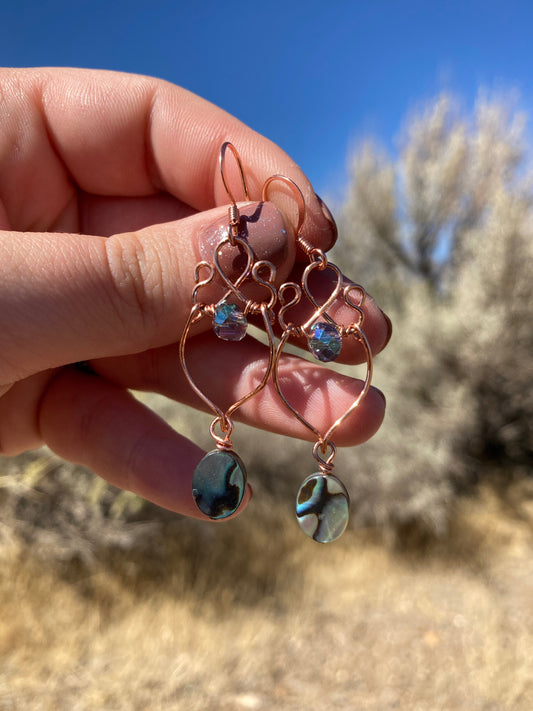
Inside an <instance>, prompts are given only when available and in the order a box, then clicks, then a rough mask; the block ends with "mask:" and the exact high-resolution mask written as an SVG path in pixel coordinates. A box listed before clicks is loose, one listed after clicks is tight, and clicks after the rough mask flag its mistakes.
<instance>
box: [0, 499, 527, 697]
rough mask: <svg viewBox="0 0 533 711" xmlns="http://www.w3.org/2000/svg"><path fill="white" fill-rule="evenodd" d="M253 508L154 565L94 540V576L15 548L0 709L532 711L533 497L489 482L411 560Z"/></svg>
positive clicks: (6, 570)
mask: <svg viewBox="0 0 533 711" xmlns="http://www.w3.org/2000/svg"><path fill="white" fill-rule="evenodd" d="M260 500H262V501H263V503H262V504H261V503H260ZM255 501H256V502H259V503H255V502H254V503H253V504H252V506H251V507H250V509H249V510H248V512H247V514H245V515H243V516H242V517H241V518H240V519H238V520H236V521H234V522H231V523H227V524H225V525H224V524H222V525H211V524H207V525H198V524H197V523H194V522H186V521H181V520H172V519H170V520H169V521H168V522H167V523H166V524H162V525H163V529H164V530H163V529H161V531H160V535H159V536H158V537H157V538H155V539H154V544H157V545H156V546H155V547H154V550H153V552H152V555H151V556H148V558H147V557H146V555H144V554H142V553H138V554H137V553H135V551H129V552H126V551H124V552H123V553H120V552H117V551H116V550H115V551H107V552H106V551H96V552H95V555H96V556H97V559H98V560H99V564H98V565H97V567H96V568H95V569H94V570H93V572H91V573H90V572H88V570H87V569H85V568H83V567H82V566H78V567H76V566H75V565H74V564H72V563H70V564H68V565H63V567H62V566H61V565H59V566H55V567H54V566H51V567H48V568H47V567H46V566H44V565H43V564H42V562H39V561H38V560H36V559H35V558H32V556H31V554H30V552H29V551H28V550H25V549H23V548H19V547H18V546H17V545H15V544H13V546H12V547H11V548H10V549H9V547H4V554H3V555H4V557H3V559H2V561H1V563H0V564H1V567H2V574H1V577H0V604H1V609H2V626H1V629H0V708H1V709H2V710H4V709H6V710H7V709H17V710H18V709H24V710H25V711H26V710H27V711H38V710H39V711H41V710H42V711H45V710H46V711H48V710H50V711H51V710H52V709H53V710H54V711H63V710H65V711H66V710H68V711H88V710H96V709H98V710H101V709H106V710H109V711H122V710H123V709H124V710H126V709H127V710H128V711H131V710H134V711H159V710H160V709H161V710H163V709H165V710H170V711H172V710H174V709H187V711H196V710H200V709H202V710H203V711H211V710H213V711H214V710H215V709H217V710H219V709H220V710H221V711H224V710H225V709H236V710H237V711H238V710H239V709H282V710H287V711H288V710H289V709H290V710H293V709H294V710H295V711H301V710H302V709H309V710H310V711H313V710H315V709H316V710H317V711H318V710H320V711H324V710H325V709H326V710H327V709H346V710H352V709H353V710H357V711H387V710H388V709H391V710H392V709H395V710H403V709H405V710H407V709H409V711H426V710H427V711H436V710H438V709H442V710H444V709H445V710H446V711H453V710H455V709H457V710H459V709H461V711H464V710H468V711H477V710H478V709H479V710H483V711H489V710H491V711H492V710H494V711H496V710H498V711H500V710H504V709H505V710H507V709H508V710H509V711H510V710H511V709H512V710H513V711H522V710H523V711H530V709H531V708H533V672H532V662H531V659H532V658H533V555H532V553H533V535H532V530H531V522H530V520H529V521H528V519H527V514H528V513H529V514H531V513H533V512H531V511H529V512H528V511H527V503H526V504H524V505H523V507H522V511H521V513H522V515H523V516H522V518H520V517H517V516H516V515H514V514H513V515H511V514H510V513H509V512H506V511H504V510H503V509H502V506H501V504H500V503H499V502H498V499H497V498H496V497H493V496H491V495H490V494H489V493H488V492H487V493H486V494H485V495H484V499H483V500H482V501H467V502H464V503H463V504H461V506H462V510H461V511H460V512H459V515H458V518H457V523H456V527H455V529H454V531H453V532H452V535H451V540H450V541H449V542H448V543H447V544H446V546H444V545H442V546H439V545H435V544H431V545H429V546H428V547H427V549H426V552H425V553H421V552H420V548H418V552H417V553H414V552H412V553H408V552H407V553H406V552H405V551H404V552H399V551H396V552H392V551H390V550H389V551H388V550H386V549H385V548H384V547H383V546H382V545H380V543H379V542H378V541H376V540H375V539H373V537H372V535H371V534H369V533H353V532H350V533H348V534H347V535H346V536H345V537H344V539H343V540H341V541H340V542H338V543H337V544H334V545H332V546H329V547H328V546H323V547H322V546H318V545H317V544H313V543H312V542H310V541H309V542H308V541H307V540H303V537H301V536H300V533H299V531H297V527H296V525H295V524H294V523H293V521H292V520H290V518H289V517H288V516H287V512H281V513H279V514H277V515H275V516H272V509H270V511H269V510H268V509H267V507H266V505H265V503H264V502H265V497H264V496H261V497H256V500H255ZM261 507H262V508H261Z"/></svg>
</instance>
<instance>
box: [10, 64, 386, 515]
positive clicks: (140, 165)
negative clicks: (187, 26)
mask: <svg viewBox="0 0 533 711" xmlns="http://www.w3.org/2000/svg"><path fill="white" fill-rule="evenodd" d="M0 89H1V93H2V102H1V103H0V117H1V125H2V132H1V134H0V166H1V168H0V200H1V202H0V230H1V231H0V451H1V452H2V453H3V454H7V455H14V454H17V453H20V452H22V451H25V450H27V449H31V448H35V447H39V446H41V445H42V444H47V445H48V446H49V447H51V448H52V449H53V450H54V451H55V452H57V453H58V454H59V455H60V456H62V457H64V458H66V459H69V460H71V461H73V462H77V463H81V464H84V465H86V466H88V467H89V468H91V469H92V470H93V471H95V472H96V473H97V474H99V475H101V476H103V477H104V478H106V479H107V480H108V481H110V482H111V483H112V484H114V485H116V486H119V487H122V488H126V489H129V490H132V491H135V492H137V493H138V494H140V495H141V496H143V497H145V498H147V499H150V500H152V501H154V502H155V503H157V504H159V505H161V506H164V507H167V508H170V509H173V510H175V511H178V512H180V513H183V514H186V515H191V516H196V517H199V518H201V517H202V514H201V513H200V512H199V511H198V510H197V509H196V506H195V505H194V502H193V500H192V497H191V478H192V473H193V471H194V467H195V465H196V463H197V462H198V461H199V459H200V458H201V456H202V455H203V452H202V451H201V450H200V449H199V448H198V447H197V446H196V445H195V444H193V443H192V442H190V441H188V440H187V439H185V438H184V437H182V436H181V435H179V434H178V433H176V432H174V431H173V430H172V429H171V428H170V427H169V426H168V425H167V424H166V423H165V422H163V421H162V420H161V419H160V418H159V417H158V416H157V415H155V414H154V413H153V412H151V411H150V410H149V409H147V408H146V407H145V406H144V405H142V404H141V403H139V402H138V401H137V400H135V399H134V398H133V397H132V396H131V395H130V394H129V393H128V390H127V389H128V388H134V389H140V390H149V391H155V392H159V393H162V394H164V395H166V396H168V397H170V398H173V399H175V400H178V401H180V402H184V403H188V404H191V405H194V406H197V407H199V406H200V403H199V401H198V399H197V398H196V397H195V396H194V394H193V393H192V392H191V389H190V387H189V385H188V383H187V381H186V380H185V378H184V377H183V375H182V373H181V372H180V369H179V364H178V355H177V354H178V346H177V341H178V340H179V336H180V333H181V330H182V328H183V325H184V323H185V321H186V319H187V316H188V314H189V310H190V307H191V292H192V289H193V286H194V268H195V265H196V264H197V262H198V261H199V260H200V259H202V258H205V257H206V254H207V252H208V251H209V250H211V252H210V253H211V254H212V249H213V235H214V234H215V230H216V225H219V226H220V227H224V226H225V225H227V219H228V218H227V205H228V198H227V195H226V193H225V191H224V188H223V185H222V181H221V180H220V176H219V174H218V169H217V165H218V152H219V150H220V146H221V144H222V142H223V141H224V140H230V141H231V142H232V143H233V144H234V145H235V146H236V147H237V148H238V151H239V153H240V155H241V159H242V162H243V165H244V168H245V171H246V175H247V180H248V183H249V189H250V195H251V196H252V197H253V198H255V199H256V200H259V199H260V197H261V187H262V185H263V182H264V181H265V180H266V178H267V177H269V176H270V175H272V174H274V173H283V174H285V175H287V176H289V177H291V178H292V179H293V180H295V181H296V183H297V184H298V185H299V186H300V188H301V190H302V192H303V194H304V196H305V200H306V204H307V219H306V222H305V226H304V235H305V237H306V239H307V240H308V241H309V242H311V243H312V244H313V245H315V246H317V247H320V248H322V249H328V248H329V247H330V246H331V244H332V242H333V241H334V239H335V231H334V224H333V223H332V221H331V219H329V217H328V214H327V209H326V208H325V207H324V206H323V205H322V204H321V202H320V200H319V199H318V198H317V196H316V195H315V194H314V192H313V190H312V188H311V185H310V184H309V182H308V180H307V179H306V178H305V176H304V175H303V173H302V172H301V171H300V169H299V168H298V167H297V166H296V165H295V164H294V163H293V161H291V160H290V158H289V157H288V156H287V155H286V154H285V153H283V151H281V149H279V148H278V147H277V146H275V145H274V144H272V143H271V142H269V141H268V140H267V139H265V138H263V137H262V136H260V135H258V134H257V133H254V132H253V131H252V130H251V129H249V128H247V127H246V126H244V125H243V124H242V123H240V122H239V121H238V120H237V119H235V118H234V117H232V116H230V115H228V114H227V113H225V112H224V111H222V110H220V109H218V108H216V107H215V106H213V105H211V104H209V103H208V102H206V101H204V100H202V99H200V98H199V97H197V96H195V95H193V94H191V93H189V92H187V91H185V90H183V89H180V88H178V87H176V86H173V85H171V84H168V83H165V82H162V81H158V80H155V79H151V78H147V77H141V76H133V75H125V74H119V73H114V72H100V71H86V70H75V69H55V70H54V69H43V70H8V69H4V70H0ZM228 163H229V161H228ZM228 171H229V173H230V180H231V181H232V184H233V182H234V184H235V185H236V186H237V188H236V191H237V189H238V179H237V170H236V167H235V166H233V167H231V166H229V165H228ZM232 173H233V175H231V174H232ZM275 194H276V191H275V190H273V191H272V196H273V197H275ZM270 197H271V193H270V191H269V198H270ZM284 204H286V205H288V207H287V213H288V214H289V215H290V209H291V207H290V203H289V202H287V203H284ZM241 212H242V214H258V215H259V219H258V220H256V221H250V239H251V241H252V243H253V245H254V250H255V249H257V251H258V252H260V257H261V258H266V259H270V260H271V261H273V262H274V263H275V264H276V266H277V267H278V278H279V279H280V280H285V279H286V278H287V277H288V276H290V275H291V270H294V271H292V275H294V274H296V273H297V271H298V268H299V267H298V263H297V260H298V259H299V256H301V255H298V254H297V253H296V249H295V246H294V244H295V242H294V234H293V231H292V228H291V218H290V217H289V218H285V217H284V216H283V214H282V213H281V212H280V211H279V210H278V209H277V208H276V207H275V206H274V205H273V204H272V203H270V202H268V203H264V204H259V203H253V204H250V205H247V206H243V208H242V210H241ZM215 244H216V242H215ZM300 269H301V268H300ZM338 308H339V309H340V310H342V308H343V307H342V306H341V305H339V306H338ZM204 328H208V325H204ZM365 332H366V334H367V337H368V339H369V341H370V343H371V346H372V349H373V352H374V353H377V352H378V351H379V350H380V349H381V348H382V347H383V346H384V345H385V343H386V340H387V339H388V334H389V327H388V325H387V320H386V317H384V315H383V314H382V312H381V311H380V310H379V308H378V307H377V306H376V305H375V304H374V302H373V301H372V300H371V299H370V298H369V299H368V300H367V302H366V306H365ZM212 342H213V339H212V337H211V338H209V337H208V335H207V334H202V333H198V334H197V335H195V336H194V337H193V338H191V340H190V346H188V348H189V349H190V351H189V353H190V356H189V357H190V359H191V360H192V361H194V362H195V364H197V368H198V378H199V380H200V384H201V385H202V384H204V385H205V387H211V388H214V390H211V392H214V393H215V396H216V397H218V398H220V399H221V400H223V401H224V400H227V401H230V402H231V401H234V400H237V399H238V398H239V397H240V395H239V393H241V394H242V392H243V388H244V391H246V388H247V386H246V383H245V382H244V381H245V379H246V377H247V374H246V367H245V365H246V364H248V363H250V362H251V363H257V364H261V363H263V362H266V355H265V348H264V346H262V345H260V344H259V343H258V342H256V341H254V340H253V339H251V338H247V339H246V340H245V341H244V342H243V344H242V347H241V348H239V349H238V350H239V355H238V356H236V357H234V356H233V355H232V358H231V359H229V358H228V356H227V355H222V351H221V361H219V365H218V368H219V370H218V374H219V377H213V365H212V361H210V360H209V354H210V350H211V349H212ZM232 353H233V351H232ZM344 357H345V360H347V361H350V362H355V361H357V360H360V359H361V354H360V353H359V352H358V351H357V348H356V347H353V348H351V349H348V350H347V351H346V353H345V354H344ZM79 361H84V362H86V363H87V364H88V366H89V368H87V369H83V368H81V369H80V368H78V367H74V366H72V365H69V364H72V363H76V362H79ZM283 367H284V368H286V369H289V370H290V371H291V372H292V373H294V374H296V376H297V379H298V385H299V387H298V388H297V391H296V395H295V397H297V398H299V401H297V402H296V405H297V406H298V407H300V408H302V410H303V412H304V413H305V412H306V408H307V409H309V408H310V407H311V404H310V403H309V402H306V398H307V400H308V399H309V398H308V395H307V396H306V395H305V393H306V392H307V391H308V390H309V386H310V385H311V383H312V386H313V389H315V388H320V389H321V392H324V393H326V395H325V396H324V397H325V398H326V401H324V402H323V410H322V411H320V410H318V411H317V408H316V403H315V405H314V415H312V416H314V417H315V418H318V419H320V418H321V417H323V416H324V414H323V413H324V411H329V412H331V411H333V412H336V411H338V412H342V411H343V409H345V407H346V406H347V405H349V404H350V402H351V401H352V399H353V395H354V392H355V393H357V390H358V388H359V387H360V384H359V383H358V381H355V380H352V379H351V378H348V377H345V376H340V375H338V374H336V373H334V372H331V371H328V370H326V369H324V368H322V367H321V366H319V365H314V364H310V363H308V362H307V361H303V360H300V359H297V358H296V357H294V356H291V357H289V356H287V357H286V358H285V359H284V365H283ZM86 370H90V372H86ZM208 383H210V385H208ZM383 414H384V399H383V397H382V396H381V394H380V393H379V391H377V390H375V389H372V390H371V391H370V393H369V395H368V396H367V398H366V399H365V400H364V401H363V403H362V405H361V407H360V408H358V410H357V411H356V412H355V413H354V414H353V416H352V417H351V418H350V419H349V421H348V422H346V423H345V425H344V426H343V427H342V428H341V430H340V431H339V432H338V435H337V436H336V442H337V443H338V444H345V445H347V444H356V443H359V442H362V441H364V440H365V439H367V438H368V437H370V436H371V435H372V434H373V433H374V432H375V431H376V430H377V428H378V427H379V425H380V423H381V420H382V418H383ZM329 416H331V415H329ZM238 417H239V418H240V419H241V420H242V421H244V422H247V423H249V424H252V425H255V426H256V427H260V428H264V429H268V430H272V431H276V432H281V433H283V434H285V435H291V436H296V437H303V438H307V437H308V433H307V432H306V431H305V430H304V429H303V428H302V426H301V425H300V424H299V423H298V422H297V421H296V420H295V418H293V417H292V416H291V415H290V414H289V413H288V412H287V411H286V409H285V408H284V407H283V405H282V404H281V403H279V402H278V399H277V397H276V396H275V393H274V392H273V387H272V386H271V385H269V386H268V387H267V388H266V389H265V390H264V391H263V392H262V393H261V394H260V396H258V397H257V398H253V399H252V400H251V401H249V402H248V403H247V404H246V405H245V406H243V407H242V408H241V409H240V410H239V411H238ZM248 498H249V493H248V494H247V496H246V499H245V500H247V499H248Z"/></svg>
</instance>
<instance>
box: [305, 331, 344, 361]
mask: <svg viewBox="0 0 533 711" xmlns="http://www.w3.org/2000/svg"><path fill="white" fill-rule="evenodd" d="M311 332H312V336H311V338H310V339H309V350H310V351H311V353H312V354H313V355H314V356H315V358H317V359H318V360H321V361H323V362H324V363H327V362H328V361H330V360H335V358H337V356H338V355H339V353H340V352H341V348H342V338H341V335H340V333H339V331H338V329H337V327H336V326H334V325H333V324H332V323H327V322H326V321H319V322H318V323H315V324H313V325H312V326H311Z"/></svg>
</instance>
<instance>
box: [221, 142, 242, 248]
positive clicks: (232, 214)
mask: <svg viewBox="0 0 533 711" xmlns="http://www.w3.org/2000/svg"><path fill="white" fill-rule="evenodd" d="M228 149H229V150H230V151H231V152H232V153H233V156H234V158H235V160H236V161H237V165H238V167H239V172H240V174H241V180H242V186H243V188H244V197H245V198H246V200H249V199H250V196H249V195H248V186H247V185H246V178H245V177H244V169H243V167H242V163H241V157H240V155H239V153H238V151H237V149H236V148H235V146H234V145H233V143H230V142H229V141H225V142H224V143H223V144H222V147H221V148H220V154H219V158H218V164H219V168H220V175H221V177H222V183H223V185H224V189H225V190H226V193H227V194H228V197H229V199H230V202H231V205H230V206H229V228H230V230H229V238H230V242H231V244H232V246H234V245H235V238H236V237H238V236H239V217H240V215H239V208H238V207H237V201H236V200H235V198H234V197H233V193H232V192H231V190H230V187H229V185H228V182H227V180H226V174H225V167H226V151H227V150H228Z"/></svg>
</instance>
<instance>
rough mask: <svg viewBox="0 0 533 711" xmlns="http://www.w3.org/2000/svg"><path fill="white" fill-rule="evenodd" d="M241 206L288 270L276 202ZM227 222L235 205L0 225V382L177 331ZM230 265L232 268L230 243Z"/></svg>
mask: <svg viewBox="0 0 533 711" xmlns="http://www.w3.org/2000/svg"><path fill="white" fill-rule="evenodd" d="M240 212H241V218H242V219H241V228H242V230H243V231H244V234H245V236H246V237H247V239H248V241H249V243H250V246H251V247H252V250H253V251H254V254H256V255H257V259H267V260H269V261H271V262H272V263H273V264H274V265H275V266H276V267H278V278H279V279H283V278H284V277H285V276H286V275H287V274H288V272H289V271H290V269H291V267H292V264H293V261H294V252H295V246H294V239H293V235H292V231H291V229H290V227H288V228H287V227H286V221H285V219H284V218H283V216H282V214H281V213H280V212H279V211H278V210H277V208H276V207H275V206H274V205H273V204H272V203H247V204H246V205H243V206H242V207H241V208H240ZM227 227H228V211H227V207H218V208H215V209H213V210H209V211H207V212H201V213H197V214H195V215H192V216H190V217H187V218H184V219H182V220H179V221H177V222H172V223H166V224H161V225H153V226H151V227H147V228H145V229H142V230H139V231H137V232H129V233H123V234H117V235H114V236H112V237H108V238H104V237H97V236H88V235H78V234H64V233H19V232H10V231H3V232H0V304H1V306H2V308H1V309H0V385H4V384H8V383H12V382H15V381H17V380H20V379H21V378H23V377H26V376H28V375H31V374H32V373H35V372H38V371H41V370H44V369H48V368H53V367H57V366H61V365H65V364H67V363H71V362H75V361H80V360H89V359H94V358H101V357H106V356H117V355H124V354H129V353H138V352H142V351H144V350H147V349H149V348H155V347H158V346H162V345H166V344H168V343H172V342H174V341H176V340H177V338H178V337H179V334H180V332H181V329H182V327H183V324H184V322H185V320H186V318H187V316H188V314H189V310H190V307H191V293H192V290H193V288H194V278H195V275H194V272H195V266H196V265H197V264H198V262H199V261H201V260H207V261H212V259H213V254H214V250H215V248H216V245H217V244H218V243H219V242H220V240H221V239H223V237H224V236H225V234H226V231H227ZM226 262H227V263H226ZM222 266H223V268H224V269H225V271H226V273H227V274H228V276H229V278H234V276H233V277H232V271H234V265H233V263H232V262H230V261H228V255H227V254H226V255H224V253H223V254H222Z"/></svg>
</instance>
